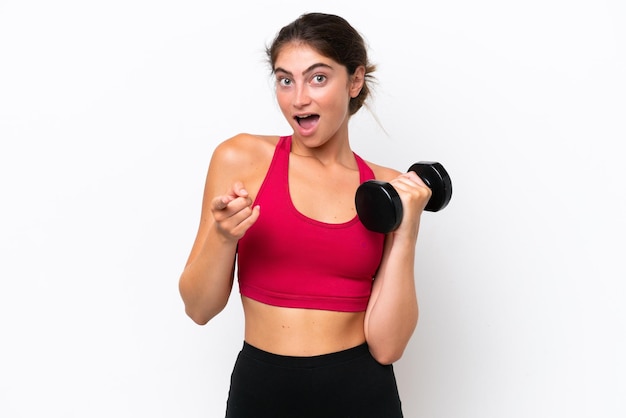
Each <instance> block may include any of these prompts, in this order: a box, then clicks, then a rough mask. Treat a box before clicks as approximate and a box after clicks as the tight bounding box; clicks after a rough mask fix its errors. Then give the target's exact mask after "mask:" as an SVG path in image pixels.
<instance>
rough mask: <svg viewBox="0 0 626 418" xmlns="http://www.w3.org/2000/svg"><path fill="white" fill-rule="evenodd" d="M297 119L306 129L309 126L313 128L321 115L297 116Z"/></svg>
mask: <svg viewBox="0 0 626 418" xmlns="http://www.w3.org/2000/svg"><path fill="white" fill-rule="evenodd" d="M295 119H296V122H298V125H300V126H301V127H303V128H304V129H308V128H312V127H313V126H314V125H315V124H316V123H317V121H318V120H319V119H320V115H314V114H311V115H303V116H296V117H295Z"/></svg>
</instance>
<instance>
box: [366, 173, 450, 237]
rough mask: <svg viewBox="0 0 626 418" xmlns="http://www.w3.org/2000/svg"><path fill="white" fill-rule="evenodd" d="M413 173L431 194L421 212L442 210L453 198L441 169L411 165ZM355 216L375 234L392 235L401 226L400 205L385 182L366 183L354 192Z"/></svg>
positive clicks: (448, 179) (446, 175) (393, 191)
mask: <svg viewBox="0 0 626 418" xmlns="http://www.w3.org/2000/svg"><path fill="white" fill-rule="evenodd" d="M409 171H414V172H415V173H416V174H417V175H418V176H419V177H420V178H421V179H422V181H423V182H424V183H425V184H426V185H427V186H428V187H429V188H430V189H431V190H432V195H431V197H430V199H429V200H428V203H427V204H426V207H425V208H424V210H427V211H429V212H437V211H440V210H441V209H443V208H445V207H446V206H447V205H448V203H449V202H450V199H451V198H452V181H451V180H450V176H449V175H448V172H447V171H446V169H445V168H443V166H442V165H441V164H439V163H437V162H433V161H420V162H417V163H415V164H413V165H412V166H411V167H410V168H409ZM355 204H356V212H357V215H358V216H359V219H360V220H361V223H362V224H363V225H364V226H365V227H366V228H367V229H369V230H371V231H374V232H382V233H388V232H392V231H394V230H395V229H396V228H398V226H400V222H402V214H403V212H402V201H401V200H400V195H398V192H397V191H396V190H395V189H394V188H393V186H392V185H391V184H390V183H388V182H385V181H379V180H368V181H366V182H364V183H361V185H360V186H359V187H358V189H357V190H356V196H355Z"/></svg>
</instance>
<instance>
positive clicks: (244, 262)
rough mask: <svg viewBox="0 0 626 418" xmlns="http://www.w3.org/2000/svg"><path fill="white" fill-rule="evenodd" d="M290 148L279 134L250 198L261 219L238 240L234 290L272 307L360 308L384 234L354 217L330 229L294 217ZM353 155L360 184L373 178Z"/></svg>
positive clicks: (327, 225)
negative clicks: (290, 175) (257, 185)
mask: <svg viewBox="0 0 626 418" xmlns="http://www.w3.org/2000/svg"><path fill="white" fill-rule="evenodd" d="M290 150H291V136H285V137H281V138H280V140H279V142H278V144H277V146H276V151H275V152H274V157H273V159H272V162H271V164H270V167H269V170H268V172H267V174H266V177H265V179H264V181H263V184H262V185H261V188H260V190H259V193H258V195H257V197H256V200H255V204H258V205H260V206H261V216H260V217H259V219H258V220H257V222H256V223H255V224H254V225H253V226H252V227H251V228H250V229H249V230H248V231H247V232H246V233H245V235H244V236H243V237H242V238H241V239H240V240H239V246H238V255H237V263H238V279H239V291H240V292H241V294H242V295H244V296H247V297H249V298H251V299H254V300H257V301H259V302H262V303H266V304H269V305H274V306H282V307H289V308H309V309H323V310H331V311H343V312H360V311H364V310H365V309H366V308H367V303H368V301H369V296H370V293H371V286H372V279H373V277H374V274H375V273H376V270H377V269H378V266H379V264H380V260H381V257H382V252H383V241H384V239H385V236H384V234H381V233H377V232H371V231H369V230H367V229H366V228H365V227H364V226H363V225H362V224H361V222H360V221H359V219H358V217H356V216H355V217H354V219H352V220H350V221H348V222H345V223H338V224H330V223H324V222H320V221H317V220H315V219H311V218H309V217H307V216H305V215H303V214H302V213H300V212H298V210H297V209H296V208H295V206H294V205H293V203H292V201H291V197H290V195H289V179H288V173H289V154H290ZM354 156H355V158H356V161H357V164H358V167H359V173H360V177H361V182H363V181H366V180H370V179H373V178H374V173H373V172H372V170H371V169H370V168H369V166H368V165H367V164H366V163H365V162H364V161H363V160H362V159H361V158H360V157H359V156H358V155H356V154H354Z"/></svg>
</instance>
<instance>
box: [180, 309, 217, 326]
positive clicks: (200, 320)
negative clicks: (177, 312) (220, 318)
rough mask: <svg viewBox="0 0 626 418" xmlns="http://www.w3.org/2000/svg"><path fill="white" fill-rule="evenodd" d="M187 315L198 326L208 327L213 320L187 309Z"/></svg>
mask: <svg viewBox="0 0 626 418" xmlns="http://www.w3.org/2000/svg"><path fill="white" fill-rule="evenodd" d="M185 313H186V314H187V316H188V317H189V318H191V320H192V321H193V322H195V323H196V324H198V325H206V324H207V323H208V322H209V321H210V320H211V317H209V316H208V315H202V314H199V313H196V312H192V311H191V310H189V309H185Z"/></svg>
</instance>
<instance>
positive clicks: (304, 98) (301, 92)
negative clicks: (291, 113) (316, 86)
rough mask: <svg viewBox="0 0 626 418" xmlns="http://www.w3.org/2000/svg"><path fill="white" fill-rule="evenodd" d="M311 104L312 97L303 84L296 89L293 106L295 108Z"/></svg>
mask: <svg viewBox="0 0 626 418" xmlns="http://www.w3.org/2000/svg"><path fill="white" fill-rule="evenodd" d="M309 103H311V95H310V94H309V89H308V86H307V85H306V84H301V85H299V86H298V88H296V94H295V97H294V101H293V104H294V106H295V107H303V106H306V105H308V104H309Z"/></svg>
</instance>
